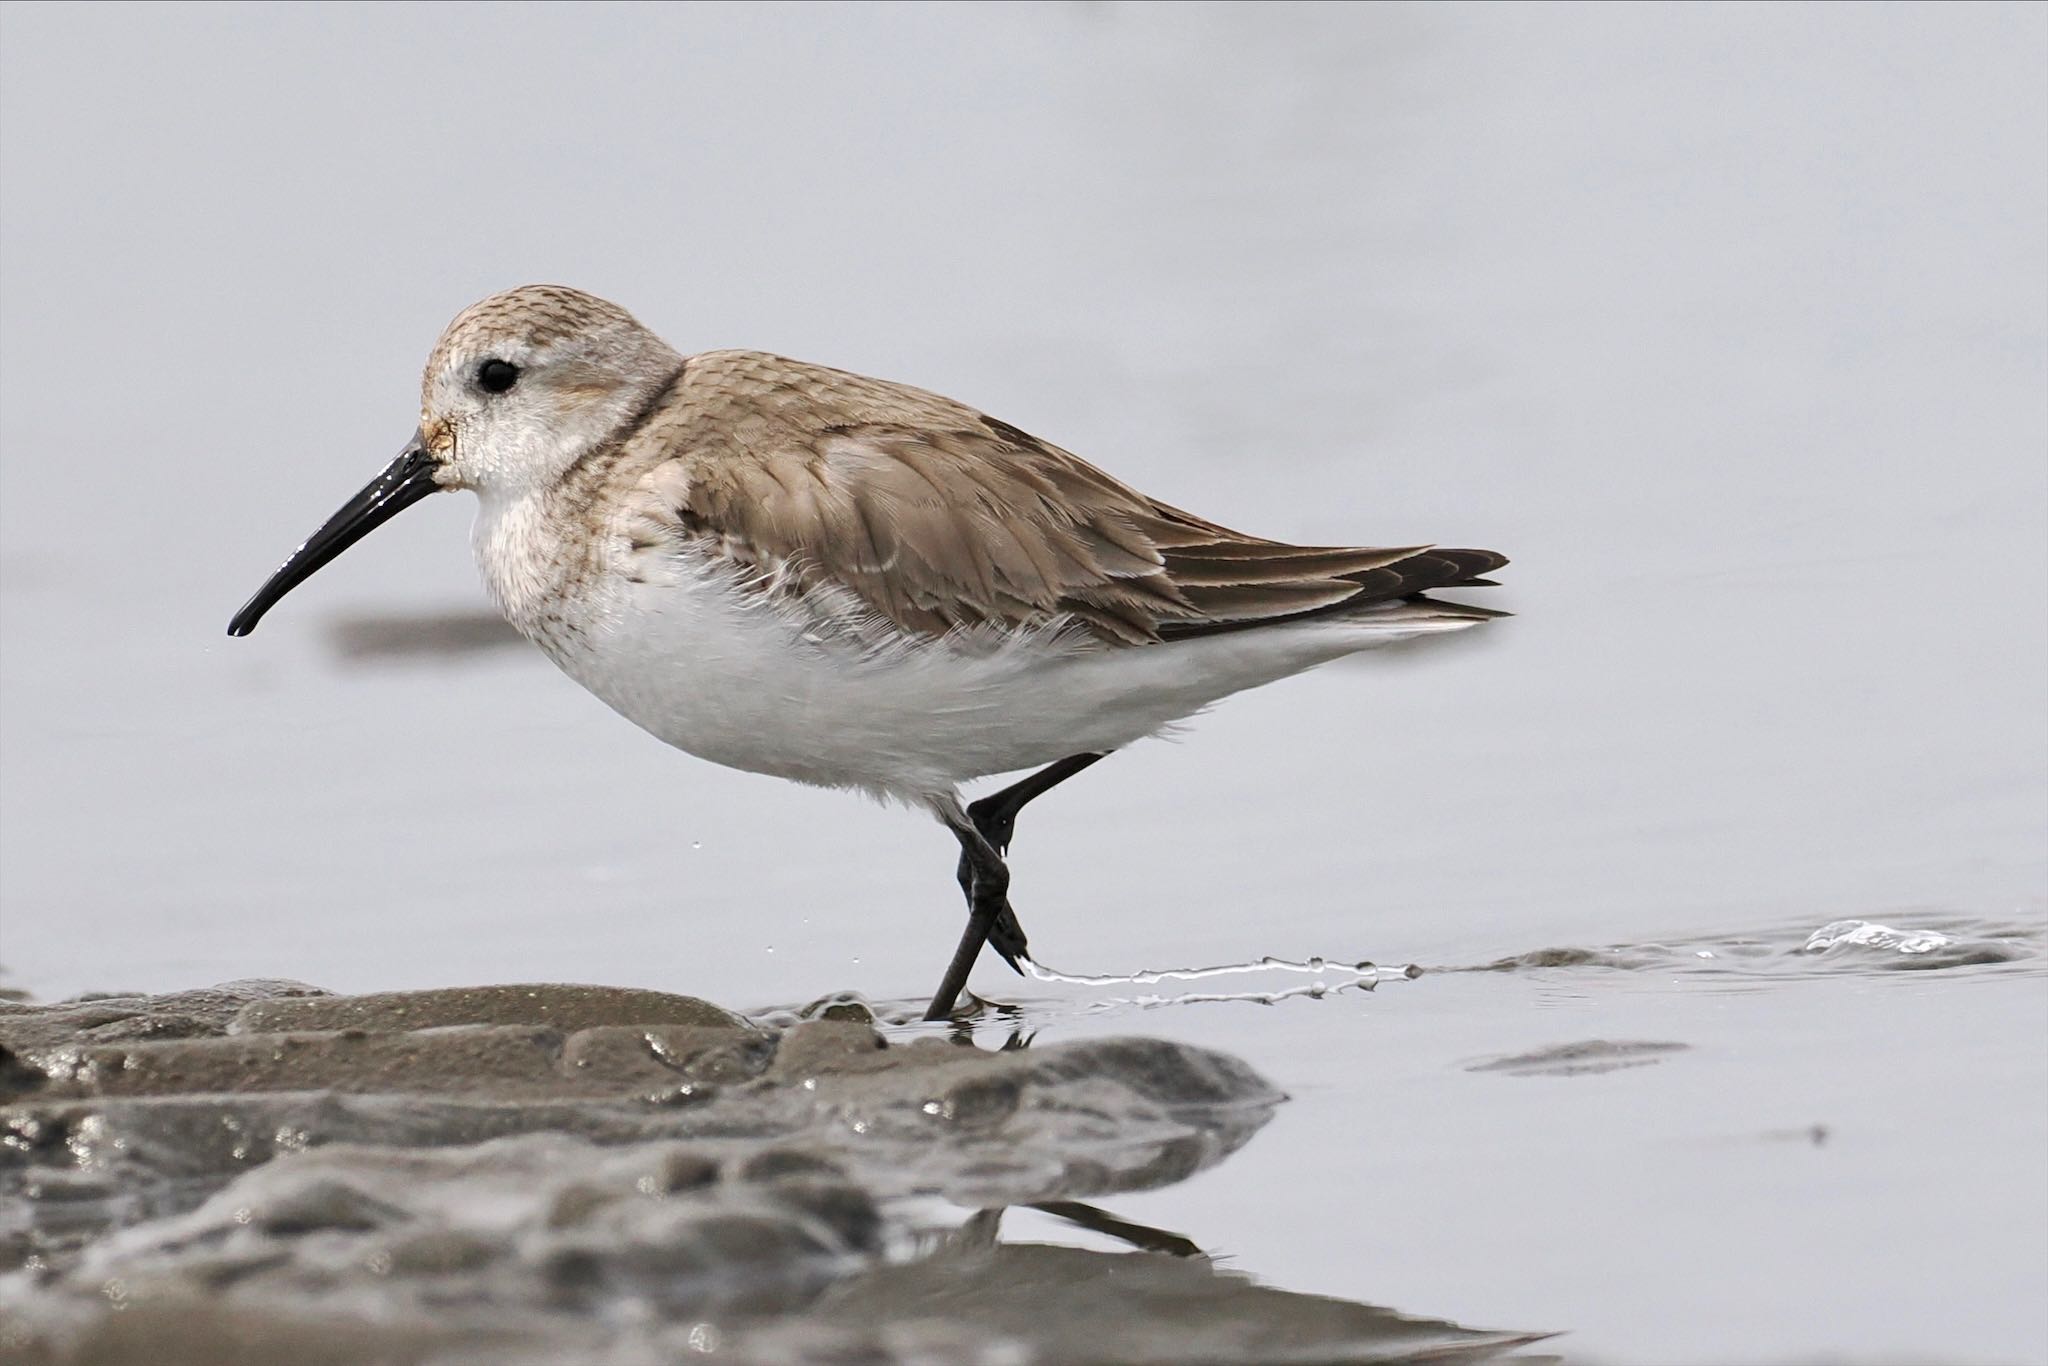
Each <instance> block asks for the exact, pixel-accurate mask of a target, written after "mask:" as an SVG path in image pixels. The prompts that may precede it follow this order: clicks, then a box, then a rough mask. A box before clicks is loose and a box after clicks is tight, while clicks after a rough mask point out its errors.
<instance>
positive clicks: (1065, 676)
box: [228, 286, 1506, 1019]
mask: <svg viewBox="0 0 2048 1366" xmlns="http://www.w3.org/2000/svg"><path fill="white" fill-rule="evenodd" d="M449 489H469V490H471V491H473V492H474V493H475V494H476V495H477V499H478V502H479V504H480V508H479V513H478V516H477V520H476V526H475V530H474V532H473V535H472V541H473V544H474V548H475V551H476V559H477V565H478V567H479V569H480V570H481V571H482V574H483V581H484V585H485V587H486V588H487V589H488V590H489V592H490V595H491V597H492V599H493V600H494V601H495V602H496V603H497V606H498V608H499V610H500V611H502V612H503V613H504V615H505V618H506V620H508V621H509V622H511V623H512V625H513V626H515V627H516V628H518V630H519V631H520V632H521V633H522V634H524V635H525V636H526V637H527V638H528V639H530V640H532V641H533V642H534V643H535V644H537V645H539V646H540V647H541V649H542V650H544V651H545V652H546V653H547V654H548V656H549V658H551V659H553V660H554V661H555V663H556V664H558V665H560V666H561V668H562V669H563V670H564V671H565V672H566V673H567V674H568V675H569V676H570V677H571V678H574V679H575V680H576V681H577V682H579V683H581V684H582V685H583V686H584V687H586V688H588V689H589V690H590V691H591V692H593V693H595V694H597V696H598V697H600V698H602V699H603V700H604V701H605V702H606V703H608V704H609V705H610V706H611V707H612V708H613V709H614V710H616V711H618V712H619V713H620V714H621V715H622V716H625V717H626V718H627V719H628V720H630V721H633V722H634V723H636V724H637V725H639V726H641V727H643V728H645V729H646V730H648V731H650V732H651V733H653V734H654V735H656V736H658V737H659V738H661V739H662V740H665V741H667V742H668V743H669V744H671V745H674V746H676V747H677V748H679V749H684V750H687V751H689V752H690V753H692V754H696V755H699V756H701V757H703V758H706V759H710V760H713V761H714V762H717V763H721V764H726V765H729V766H731V767H734V768H741V769H748V770H751V771H753V772H757V773H772V774H775V775H777V776H778V777H783V778H790V779H794V780H795V781H797V782H802V783H813V784H817V785H819V786H824V787H842V788H854V789H857V790H860V791H863V792H866V793H869V794H871V795H873V796H876V797H880V798H884V799H890V800H895V801H901V802H905V803H909V804H913V805H917V806H921V807H923V808H925V809H926V810H929V811H930V812H932V813H933V814H934V815H935V816H937V817H938V818H939V820H940V821H941V822H943V823H944V824H945V826H946V827H947V829H949V830H951V831H952V832H953V835H954V837H955V838H956V839H957V840H958V841H959V844H960V858H959V864H958V869H957V875H958V878H959V881H960V885H961V889H962V890H963V891H964V892H965V893H966V896H967V902H968V909H969V914H968V923H967V930H966V932H965V934H964V935H963V936H962V938H961V940H960V944H959V947H958V949H957V950H956V951H955V953H954V955H953V958H952V961H951V962H950V964H949V965H948V967H947V970H946V974H945V978H944V980H943V981H942V983H941V984H940V987H939V989H938V992H937V993H936V994H935V995H934V996H933V998H932V1002H931V1008H930V1010H929V1011H928V1012H927V1015H926V1018H928V1019H937V1018H941V1017H943V1016H945V1015H947V1014H949V1013H950V1012H951V1010H952V1009H953V1005H954V1002H955V1000H956V999H957V997H958V996H959V993H960V991H961V990H962V988H963V987H964V985H965V983H966V978H967V973H968V970H969V968H971V967H972V966H973V963H974V960H975V959H976V957H978V956H979V954H980V952H981V947H982V945H983V944H984V943H987V944H989V945H990V946H991V947H993V948H994V949H995V950H996V951H997V952H998V953H1000V954H1001V955H1002V956H1003V957H1004V959H1005V960H1006V961H1008V962H1009V964H1010V965H1011V966H1012V967H1013V968H1014V967H1017V966H1018V963H1019V960H1020V958H1021V957H1022V956H1023V955H1024V954H1025V952H1026V942H1025V937H1024V931H1023V928H1022V926H1021V925H1019V923H1018V921H1017V918H1016V916H1015V914H1014V913H1013V912H1012V910H1011V908H1010V905H1009V882H1010V877H1009V870H1008V868H1007V867H1006V866H1005V864H1004V856H1005V854H1006V853H1007V852H1008V849H1009V844H1010V839H1011V836H1012V833H1013V831H1014V829H1015V823H1016V819H1017V813H1018V811H1019V810H1020V809H1022V807H1023V806H1024V805H1025V803H1027V802H1029V801H1031V800H1032V799H1033V798H1035V797H1037V796H1039V795H1040V794H1042V793H1044V792H1046V791H1047V790H1048V789H1050V788H1052V787H1054V786H1055V785H1057V784H1059V783H1061V782H1064V781H1065V780H1066V779H1068V778H1070V777H1072V776H1073V775H1074V774H1075V773H1078V772H1080V771H1081V770H1082V769H1084V768H1086V767H1087V766H1088V765H1090V764H1092V763H1094V762H1095V761H1096V760H1098V759H1100V758H1102V757H1103V756H1104V755H1106V754H1108V753H1110V752H1111V751H1113V750H1116V749H1119V748H1121V747H1123V746H1124V745H1128V744H1130V743H1131V742H1132V741H1134V740H1138V739H1142V738H1144V737H1145V736H1148V735H1154V734H1157V733H1158V732H1159V731H1161V730H1163V729H1165V728H1166V727H1168V726H1170V725H1172V724H1173V723H1174V722H1176V721H1179V720H1182V719H1183V718H1186V717H1188V716H1191V715H1193V714H1194V713H1196V712H1198V711H1200V710H1202V709H1203V708H1205V707H1207V706H1209V705H1210V704H1211V703H1213V702H1216V701H1217V700H1219V699H1221V698H1223V697H1227V696H1229V695H1230V694H1231V693H1235V692H1239V691H1241V690H1243V689H1245V688H1252V687H1257V686H1259V685H1260V684H1264V683H1271V682H1273V681H1274V680H1276V679H1280V678H1285V677H1287V676H1288V675H1290V674H1296V673H1300V672H1301V671H1303V670H1305V669H1309V668H1313V667H1314V666H1316V665H1318V664H1324V663H1327V662H1329V661H1331V660H1334V659H1338V658H1340V657H1342V656H1345V655H1349V654H1352V653H1354V652H1356V651H1359V650H1364V649H1368V648H1371V647H1373V646H1378V645H1386V644H1390V643H1392V642H1395V641H1400V640H1407V639H1410V638H1412V637H1416V636H1423V635H1435V634H1441V633H1444V632H1449V631H1458V630H1463V629H1464V628H1466V627H1468V626H1473V625H1476V624H1477V623H1479V622H1481V621H1484V620H1487V619H1488V618H1490V617H1495V616H1499V615H1501V613H1498V612H1492V611H1488V610H1486V609H1484V608H1479V607H1468V606H1464V605H1462V604H1458V603H1451V602H1443V601H1439V600H1435V599H1431V598H1428V597H1425V596H1423V594H1424V593H1425V592H1426V591H1427V590H1430V589H1437V588H1463V587H1468V586H1473V585H1479V584H1484V583H1486V582H1487V581H1486V580H1485V579H1484V578H1483V577H1482V576H1483V575H1485V574H1486V573H1487V572H1488V571H1490V570H1493V569H1495V568H1498V567H1499V566H1500V565H1502V564H1504V563H1506V560H1505V558H1504V557H1502V556H1500V555H1497V554H1495V553H1493V552H1492V551H1490V550H1441V549H1435V548H1430V547H1421V546H1406V547H1401V548H1397V549H1368V548H1357V547H1343V546H1298V545H1289V544H1287V543H1285V542H1281V541H1269V540H1264V539H1261V538H1259V537H1256V536H1247V535H1244V534H1243V533H1241V532H1237V531H1232V530H1230V529H1228V528H1227V527H1223V526H1219V525H1217V524H1216V523H1214V522H1209V521H1204V520H1203V519H1202V518H1200V517H1196V516H1193V515H1192V514H1190V513H1186V512H1182V511H1180V510H1179V509H1178V508H1174V507H1169V506H1167V505H1166V504H1165V503H1161V502H1159V501H1158V500H1156V499H1153V498H1148V497H1146V496H1145V495H1144V494H1142V493H1140V492H1138V491H1137V490H1136V489H1134V488H1131V487H1130V486H1129V485H1127V484H1122V483H1119V482H1118V481H1117V480H1115V479H1112V478H1111V477H1110V476H1108V475H1107V474H1104V473H1103V472H1102V471H1100V470H1098V469H1096V468H1095V467H1094V466H1093V465H1090V464H1088V463H1087V462H1085V461H1083V460H1081V459H1080V458H1078V457H1076V456H1074V455H1070V454H1068V453H1067V452H1066V451H1063V450H1061V449H1059V448H1058V447H1057V446H1052V445H1048V444H1047V443H1046V442H1043V441H1040V440H1039V439H1038V438H1036V437H1034V436H1031V435H1029V434H1027V433H1025V432H1022V431H1019V430H1018V429H1017V428H1015V427H1012V426H1010V425H1009V424H1008V423H1005V422H999V421H997V420H995V419H994V418H991V417H987V416H984V415H983V414H982V413H979V412H977V411H976V410H974V409H973V408H969V407H967V406H966V405H964V404H960V403H955V402H954V401H953V400H951V399H947V398H941V397H940V396H939V395H937V394H933V393H927V392H926V391H924V390H922V389H913V388H911V387H909V386H908V385H903V384H892V383H889V382H887V381H885V380H877V379H868V378H865V377H863V376H860V375H854V374H848V373H846V372H844V371H840V370H831V369H827V368H825V367H824V366H819V365H808V364H805V363H803V362H801V361H793V360H786V359H784V358H783V357H781V356H773V355H766V354H763V353H761V352H758V351H707V352H704V353H702V354H699V355H694V356H683V355H680V354H678V353H677V352H676V351H674V350H673V349H671V348H670V347H669V346H668V344H667V343H665V342H663V341H662V340H661V338H659V337H657V336H655V335H654V334H653V333H652V332H650V331H649V330H648V329H646V328H645V327H643V326H641V325H640V324H639V323H638V322H637V321H635V320H634V318H633V317H632V316H631V315H629V314H628V313H626V311H625V310H624V309H621V308H619V307H617V306H616V305H613V304H609V303H606V302H605V301H604V300H602V299H597V298H593V297H592V296H590V295H588V294H584V293H582V292H580V291H578V290H573V289H566V288H561V287H557V286H526V287H523V288H519V289H514V290H509V291H507V292H505V293H503V294H498V295H494V296H492V297H491V298H488V299H485V300H484V301H483V302H481V303H478V304H475V305H473V306H472V307H470V308H468V309H465V310H464V311H463V312H462V313H461V314H459V315H457V317H456V319H455V321H454V322H452V323H450V324H449V325H448V330H447V331H446V332H444V333H443V334H442V336H441V339H440V341H439V343H438V344H437V345H436V346H435V347H434V351H433V354H432V355H431V356H429V357H428V358H427V366H426V373H425V375H424V376H423V378H422V380H421V392H420V426H419V430H418V431H417V432H416V433H415V434H414V436H413V439H412V440H411V441H410V442H409V443H408V444H407V445H406V447H405V449H404V450H403V451H402V452H400V453H399V456H398V458H397V459H396V460H394V461H392V462H391V465H390V467H389V468H387V469H386V470H385V471H384V472H383V473H382V474H380V475H378V476H377V477H376V478H375V479H374V480H372V481H371V482H370V484H369V486H368V487H366V488H364V489H363V490H362V492H360V493H358V494H357V495H356V496H355V497H354V498H352V499H350V500H349V502H348V503H347V504H346V505H344V506H343V507H342V509H341V510H340V511H339V512H337V513H335V515H334V516H333V517H331V518H329V519H328V521H327V522H326V523H325V524H324V525H323V526H321V527H320V529H319V530H317V531H315V532H314V533H313V535H312V536H311V538H309V539H308V540H307V541H306V543H305V544H304V545H302V546H300V547H299V548H298V550H296V551H295V552H293V554H292V556H291V558H290V559H288V560H286V561H285V563H284V565H283V567H281V568H280V569H279V570H278V571H277V572H276V573H275V574H274V575H272V576H271V578H270V580H269V582H267V583H265V584H264V585H263V587H262V588H261V589H259V590H258V591H257V593H256V595H255V596H254V597H252V598H251V599H249V602H248V603H247V605H246V606H244V607H243V608H242V610H241V611H240V612H238V613H236V614H235V618H234V620H233V622H232V623H230V625H229V626H228V633H229V634H230V635H237V636H241V635H247V634H248V633H249V632H250V631H252V630H254V629H255V627H256V623H257V621H258V620H260V619H261V618H262V616H263V614H264V613H265V612H266V611H268V610H269V609H270V607H271V606H272V605H273V604H275V603H276V602H277V601H278V599H280V598H282V597H283V596H284V595H285V594H286V593H288V592H290V591H291V589H292V588H293V587H294V586H296V585H297V584H299V583H300V582H302V581H303V580H305V579H306V578H307V577H309V576H310V575H311V574H313V573H314V572H315V571H316V570H318V569H319V568H320V567H321V566H322V565H324V564H326V563H327V562H328V561H329V560H331V559H333V558H334V557H335V556H336V555H339V554H340V553H341V552H342V551H343V550H346V549H347V548H348V547H349V546H350V545H353V544H354V543H355V542H356V541H357V540H359V539H361V538H362V537H363V536H364V535H366V534H368V533H369V532H370V531H371V530H372V529H373V528H375V527H377V526H378V525H379V524H381V523H383V522H384V521H386V520H387V519H389V518H390V517H392V516H393V515H394V514H396V513H397V512H399V511H400V510H401V509H403V508H405V507H407V506H409V505H411V504H413V503H415V502H418V501H419V500H420V499H422V498H424V497H426V496H427V495H428V494H431V493H436V492H440V491H443V490H449ZM1041 766H1042V767H1041ZM1020 769H1037V770H1038V771H1036V772H1034V773H1033V774H1032V775H1031V776H1029V777H1027V778H1025V779H1023V781H1021V782H1018V783H1016V784H1014V785H1012V786H1010V787H1007V788H1004V789H1003V790H1002V791H1000V792H997V793H995V794H993V795H991V796H987V797H983V798H982V799H980V800H979V801H976V802H974V803H973V804H972V805H963V804H962V802H961V799H960V785H961V784H962V783H964V782H967V781H969V780H971V779H974V778H980V777H985V776H987V775H990V774H997V773H1009V772H1013V771H1016V770H1020Z"/></svg>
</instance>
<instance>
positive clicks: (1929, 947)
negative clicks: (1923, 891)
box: [1799, 920, 1956, 953]
mask: <svg viewBox="0 0 2048 1366" xmlns="http://www.w3.org/2000/svg"><path fill="white" fill-rule="evenodd" d="M1955 942H1956V941H1955V940H1953V939H1951V938H1950V937H1949V936H1947V935H1945V934H1943V933H1942V932H1941V931H1939V930H1895V929H1893V928H1892V927H1891V926H1889V925H1880V924H1878V923H1876V922H1875V921H1871V920H1837V921H1834V922H1833V923H1832V924H1827V925H1823V926H1821V927H1820V928H1819V929H1817V930H1815V931H1814V932H1813V933H1812V934H1811V935H1809V936H1808V937H1807V940H1806V943H1805V944H1804V945H1802V946H1801V948H1800V950H1799V951H1800V952H1801V953H1826V952H1827V951H1828V950H1829V949H1834V948H1844V947H1851V946H1853V947H1856V948H1865V949H1892V950H1894V951H1896V952H1898V953H1932V952H1934V951H1935V950H1936V949H1945V948H1947V947H1948V946H1949V945H1951V944H1953V943H1955Z"/></svg>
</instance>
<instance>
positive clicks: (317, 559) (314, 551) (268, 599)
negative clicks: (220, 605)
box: [228, 432, 441, 636]
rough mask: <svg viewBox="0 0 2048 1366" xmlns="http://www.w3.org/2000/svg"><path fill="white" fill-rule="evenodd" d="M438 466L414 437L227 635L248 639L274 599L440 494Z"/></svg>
mask: <svg viewBox="0 0 2048 1366" xmlns="http://www.w3.org/2000/svg"><path fill="white" fill-rule="evenodd" d="M438 463H439V462H437V461H436V460H435V459H434V456H433V453H432V452H430V451H429V450H428V449H427V445H426V441H425V439H424V438H423V437H422V436H421V435H420V434H419V433H418V432H415V433H413V438H412V440H411V442H409V443H408V444H407V445H406V448H405V449H404V450H402V451H400V452H399V453H398V458H397V459H396V460H394V461H392V462H391V464H390V465H389V466H388V467H387V468H386V469H385V471H384V473H382V474H380V475H378V476H377V477H376V478H375V479H372V480H371V481H370V482H369V483H368V484H367V485H366V486H364V488H363V491H362V492H361V493H358V494H357V495H356V496H355V497H353V498H351V499H349V500H348V501H347V502H346V503H344V504H342V506H341V511H339V512H337V513H335V514H334V515H333V516H332V517H329V518H328V519H327V520H326V522H324V523H322V524H321V527H320V529H319V530H318V531H316V532H314V533H313V534H312V535H311V536H308V537H307V538H306V543H305V544H304V545H302V546H300V547H299V548H298V549H297V550H294V551H293V552H292V556H291V558H290V559H288V560H286V561H285V562H284V563H283V564H282V565H280V566H279V567H278V571H277V572H276V573H275V574H272V575H271V576H270V581H269V582H267V583H265V584H264V585H263V586H262V587H261V588H259V589H257V590H256V596H255V597H253V598H250V599H249V600H248V601H247V602H245V603H243V604H242V610H241V611H239V612H237V613H235V619H234V620H233V621H231V622H229V623H228V634H229V635H231V636H246V635H248V634H249V633H250V632H251V631H253V630H255V629H256V623H257V622H259V621H261V620H263V614H264V613H265V612H268V611H269V610H270V609H271V608H272V607H274V606H276V605H277V601H278V599H279V598H282V597H283V596H284V595H285V594H287V593H289V592H291V591H292V590H293V589H294V588H297V587H298V586H299V585H300V584H302V583H304V582H305V581H306V580H307V579H310V578H312V577H313V575H314V574H315V573H316V572H317V571H318V570H319V568H320V566H322V565H324V564H326V563H327V562H328V561H329V560H331V559H333V558H334V557H335V556H336V555H339V554H340V553H341V552H342V551H344V550H346V549H348V548H349V547H350V546H352V545H354V544H355V543H356V542H357V541H360V540H362V539H363V537H365V536H367V535H369V534H370V533H371V532H372V531H375V530H376V529H377V528H378V527H380V526H382V525H383V524H384V523H386V522H388V521H390V520H391V519H392V518H393V517H396V516H397V515H398V514H399V513H401V512H403V511H405V510H406V509H407V508H409V507H411V506H412V505H413V504H414V503H417V502H418V501H419V500H420V499H422V498H424V497H426V496H427V495H428V494H430V493H438V492H440V489H441V486H440V485H439V484H436V483H435V482H434V470H435V469H436V468H437V467H438Z"/></svg>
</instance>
